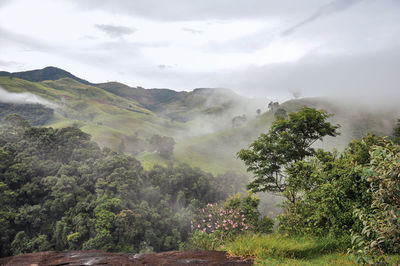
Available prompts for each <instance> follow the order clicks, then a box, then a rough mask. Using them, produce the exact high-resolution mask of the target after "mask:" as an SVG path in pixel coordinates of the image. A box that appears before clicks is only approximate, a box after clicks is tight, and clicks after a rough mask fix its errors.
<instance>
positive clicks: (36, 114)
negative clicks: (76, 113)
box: [0, 103, 54, 126]
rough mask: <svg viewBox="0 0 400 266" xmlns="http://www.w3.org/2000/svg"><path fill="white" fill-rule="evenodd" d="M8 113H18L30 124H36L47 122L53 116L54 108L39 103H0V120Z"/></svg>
mask: <svg viewBox="0 0 400 266" xmlns="http://www.w3.org/2000/svg"><path fill="white" fill-rule="evenodd" d="M10 114H18V115H20V116H22V117H24V118H25V119H26V120H27V121H28V122H29V123H30V124H31V125H32V126H38V125H44V124H46V123H47V122H49V121H50V119H52V118H53V115H54V110H53V109H51V108H48V107H45V106H43V105H41V104H11V103H0V121H1V120H2V119H4V118H5V117H6V116H7V115H10Z"/></svg>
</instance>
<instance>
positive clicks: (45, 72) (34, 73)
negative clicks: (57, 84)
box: [0, 66, 92, 85]
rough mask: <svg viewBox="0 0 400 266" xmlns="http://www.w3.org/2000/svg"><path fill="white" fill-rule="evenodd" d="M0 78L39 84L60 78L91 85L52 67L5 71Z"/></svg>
mask: <svg viewBox="0 0 400 266" xmlns="http://www.w3.org/2000/svg"><path fill="white" fill-rule="evenodd" d="M0 76H6V77H16V78H20V79H25V80H28V81H32V82H41V81H45V80H58V79H61V78H71V79H74V80H76V81H78V82H80V83H82V84H85V85H92V83H90V82H89V81H87V80H84V79H81V78H78V77H76V76H74V75H72V74H71V73H69V72H68V71H65V70H63V69H61V68H57V67H53V66H48V67H45V68H43V69H35V70H29V71H22V72H12V73H11V72H7V71H0Z"/></svg>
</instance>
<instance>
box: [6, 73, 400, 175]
mask: <svg viewBox="0 0 400 266" xmlns="http://www.w3.org/2000/svg"><path fill="white" fill-rule="evenodd" d="M49 69H50V70H51V69H53V70H54V71H49ZM1 73H6V72H1ZM21 73H25V74H21ZM26 73H28V74H26ZM35 73H36V74H35ZM44 73H47V74H46V75H45V74H44ZM17 74H18V75H17ZM24 75H25V76H24ZM26 75H27V76H26ZM17 76H19V77H17ZM23 77H25V78H23ZM39 77H40V78H39ZM59 77H61V78H59ZM29 79H30V80H29ZM32 80H37V81H32ZM0 86H1V87H3V88H4V89H5V90H7V91H8V92H10V93H27V92H28V93H30V95H34V96H35V97H40V99H44V100H46V101H48V102H51V103H52V104H53V106H52V107H51V108H52V109H54V112H49V111H48V110H47V109H46V110H45V109H43V108H42V109H43V110H39V109H38V110H36V111H37V113H41V114H43V119H39V120H38V119H36V120H35V122H34V124H35V125H36V124H38V125H40V123H42V124H41V125H46V126H51V127H55V128H60V127H65V126H74V127H78V128H80V129H81V130H82V131H84V132H86V133H89V134H91V135H92V139H93V140H94V141H96V142H98V143H99V144H100V145H101V146H107V147H111V148H113V149H115V150H117V151H120V152H126V153H131V154H133V155H135V156H136V157H137V158H138V159H139V160H141V162H142V163H143V165H144V166H145V167H146V168H151V167H152V166H153V165H154V164H164V165H167V164H169V163H171V162H173V163H182V162H184V163H187V164H189V165H191V166H196V167H200V168H201V169H203V170H205V171H208V172H211V173H214V174H216V173H225V172H227V171H228V170H234V171H236V172H240V173H245V169H244V166H243V163H242V162H241V161H239V160H238V159H237V158H236V153H237V152H238V151H239V150H240V149H242V148H245V147H247V146H248V145H249V144H250V143H252V142H253V141H254V140H255V139H256V138H257V137H258V136H259V135H260V134H261V133H263V132H266V131H267V130H268V128H269V126H270V125H271V123H272V122H273V121H274V119H275V114H274V113H275V112H276V108H281V109H284V110H286V112H292V111H296V110H298V109H299V108H300V107H302V106H304V105H307V106H310V107H314V108H317V109H325V110H327V111H328V112H329V113H331V114H334V116H333V117H331V118H330V119H331V122H332V123H334V124H340V125H341V128H340V129H339V131H340V132H341V135H340V136H338V137H336V138H327V139H326V140H324V142H323V143H319V144H317V145H319V146H321V147H324V148H327V149H332V148H333V147H336V148H338V149H342V148H344V147H345V146H347V144H348V142H349V141H351V140H352V139H353V138H358V139H359V138H361V137H362V136H364V135H365V134H366V133H367V132H372V133H375V134H378V135H389V134H391V131H392V128H393V126H394V124H395V122H396V119H397V118H399V117H400V107H399V108H394V109H393V108H389V107H387V106H384V107H382V108H380V109H377V108H375V109H374V108H372V107H371V106H363V105H360V104H358V103H356V102H354V101H349V102H338V101H334V100H332V99H325V98H304V99H294V100H290V101H287V102H284V103H281V104H278V107H276V108H275V107H274V108H275V109H274V108H271V109H268V108H267V105H268V104H267V103H266V102H265V103H263V102H262V101H256V100H251V99H247V98H245V97H242V96H240V95H237V94H235V93H234V92H233V91H230V90H227V89H213V88H198V89H195V90H193V91H189V92H186V91H180V92H178V91H174V90H171V89H145V88H142V87H130V86H127V85H125V84H122V83H118V82H108V83H100V84H94V83H90V82H87V81H82V79H80V78H78V77H76V76H74V75H72V74H70V73H68V72H66V71H64V70H61V69H58V68H52V67H48V68H45V69H42V70H33V71H26V72H18V73H12V75H8V76H4V75H3V76H1V75H0ZM0 94H1V91H0ZM0 96H1V95H0ZM2 106H3V108H2V110H3V111H2V112H0V119H1V116H2V114H3V116H4V115H5V114H8V113H9V110H11V109H10V108H11V107H9V106H10V105H2ZM7 106H8V107H7ZM12 106H13V107H12V108H13V109H12V110H16V111H18V110H20V111H21V112H20V114H21V115H25V117H26V118H28V119H29V116H28V115H27V113H28V112H30V113H33V112H32V111H30V110H32V108H35V107H34V106H29V107H27V108H22V107H19V106H16V105H15V104H14V105H12ZM54 106H55V107H54ZM47 108H48V107H47ZM257 109H261V112H260V113H257V112H256V110H257ZM27 110H28V111H27ZM0 111H1V110H0ZM31 118H32V117H31ZM236 118H237V121H239V122H240V123H236V122H234V121H235V119H236ZM31 121H33V120H31ZM43 123H44V124H43ZM154 135H161V136H167V137H171V138H173V139H174V141H175V143H176V144H175V148H174V153H173V159H172V160H171V159H170V158H163V157H161V156H160V155H159V154H157V153H155V152H153V151H150V150H149V142H150V139H151V137H152V136H154Z"/></svg>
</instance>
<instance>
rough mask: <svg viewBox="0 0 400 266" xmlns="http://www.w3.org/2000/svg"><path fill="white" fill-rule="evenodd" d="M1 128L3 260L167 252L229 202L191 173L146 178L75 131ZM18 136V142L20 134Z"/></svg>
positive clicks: (209, 179)
mask: <svg viewBox="0 0 400 266" xmlns="http://www.w3.org/2000/svg"><path fill="white" fill-rule="evenodd" d="M5 122H6V123H5V124H4V125H3V126H1V127H0V202H1V204H0V230H1V237H0V247H1V253H0V255H1V256H9V255H14V254H19V253H26V252H35V251H43V250H70V249H82V248H83V249H104V250H108V251H126V252H139V251H150V250H154V251H163V250H171V249H177V248H178V247H179V245H180V243H181V242H183V241H185V240H187V239H188V237H189V233H190V219H191V215H192V210H194V209H195V208H199V207H201V206H204V205H205V204H206V203H207V202H210V201H211V202H213V201H219V200H222V199H224V197H226V194H225V193H223V192H220V191H218V188H220V187H221V185H220V184H218V183H217V180H216V179H215V178H214V177H213V176H212V175H210V174H206V173H204V172H202V171H201V170H200V169H193V168H190V167H189V166H187V165H180V166H177V167H173V166H172V165H171V166H168V167H161V166H157V167H155V168H154V169H153V170H151V171H149V172H146V171H144V170H143V168H142V166H141V164H140V163H139V162H138V161H137V160H136V159H135V158H133V157H131V156H126V155H121V154H118V153H115V152H113V151H111V150H110V149H103V150H102V149H100V148H99V147H98V145H97V144H96V143H94V142H91V141H90V135H88V134H86V133H84V132H82V131H81V130H79V129H77V128H73V127H69V128H62V129H53V128H36V127H30V126H29V124H28V123H27V122H26V120H24V119H23V118H21V117H19V116H11V117H9V118H7V119H6V120H5ZM14 133H15V134H14Z"/></svg>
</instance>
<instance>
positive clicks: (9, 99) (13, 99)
mask: <svg viewBox="0 0 400 266" xmlns="http://www.w3.org/2000/svg"><path fill="white" fill-rule="evenodd" d="M0 102H3V103H16V104H28V103H30V104H32V103H38V104H42V105H44V106H47V107H49V108H56V107H57V105H56V104H54V103H52V102H49V101H47V100H45V99H43V98H41V97H39V96H37V95H35V94H32V93H29V92H23V93H14V92H8V91H6V90H5V89H4V88H3V87H1V86H0Z"/></svg>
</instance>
